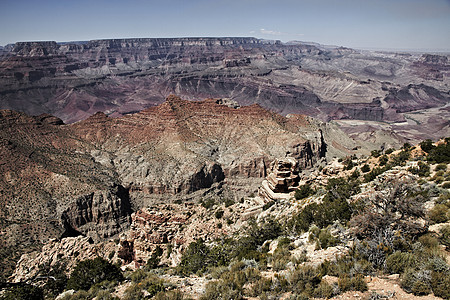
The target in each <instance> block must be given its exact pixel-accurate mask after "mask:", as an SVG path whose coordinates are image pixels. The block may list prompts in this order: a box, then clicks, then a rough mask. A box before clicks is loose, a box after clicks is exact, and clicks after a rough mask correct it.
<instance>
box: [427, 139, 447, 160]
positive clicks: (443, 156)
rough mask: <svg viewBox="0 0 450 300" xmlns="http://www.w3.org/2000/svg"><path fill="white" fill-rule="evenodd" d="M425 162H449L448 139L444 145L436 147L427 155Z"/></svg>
mask: <svg viewBox="0 0 450 300" xmlns="http://www.w3.org/2000/svg"><path fill="white" fill-rule="evenodd" d="M427 160H428V161H430V162H433V163H438V164H440V163H449V162H450V142H449V140H448V139H446V140H445V142H444V143H442V144H439V145H437V146H436V147H434V148H433V149H431V150H430V152H429V153H428V155H427Z"/></svg>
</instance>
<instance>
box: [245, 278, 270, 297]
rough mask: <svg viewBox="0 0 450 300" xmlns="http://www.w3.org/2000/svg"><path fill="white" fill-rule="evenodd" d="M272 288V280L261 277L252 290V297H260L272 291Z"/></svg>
mask: <svg viewBox="0 0 450 300" xmlns="http://www.w3.org/2000/svg"><path fill="white" fill-rule="evenodd" d="M271 286H272V279H271V278H265V277H261V278H260V279H259V280H258V281H256V282H255V283H254V284H253V285H252V287H251V290H250V296H252V297H258V296H261V295H262V294H263V293H264V292H268V291H270V289H271Z"/></svg>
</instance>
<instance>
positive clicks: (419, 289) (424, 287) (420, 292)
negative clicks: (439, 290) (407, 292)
mask: <svg viewBox="0 0 450 300" xmlns="http://www.w3.org/2000/svg"><path fill="white" fill-rule="evenodd" d="M411 291H412V292H413V294H414V295H416V296H425V295H428V294H429V293H430V292H431V289H430V287H429V286H428V284H426V283H425V282H423V281H421V280H416V281H415V282H414V284H413V286H412V289H411Z"/></svg>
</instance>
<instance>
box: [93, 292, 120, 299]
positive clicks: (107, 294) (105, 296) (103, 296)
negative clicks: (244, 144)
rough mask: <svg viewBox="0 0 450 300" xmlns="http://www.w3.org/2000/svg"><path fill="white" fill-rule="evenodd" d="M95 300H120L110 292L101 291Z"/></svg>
mask: <svg viewBox="0 0 450 300" xmlns="http://www.w3.org/2000/svg"><path fill="white" fill-rule="evenodd" d="M95 300H120V299H119V298H118V297H115V296H113V295H112V294H111V292H110V291H105V290H100V291H98V292H97V295H96V297H95Z"/></svg>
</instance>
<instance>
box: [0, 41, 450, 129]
mask: <svg viewBox="0 0 450 300" xmlns="http://www.w3.org/2000/svg"><path fill="white" fill-rule="evenodd" d="M5 49H6V48H5ZM5 49H4V50H3V52H2V53H3V54H2V55H0V108H4V109H14V110H20V111H24V112H26V113H28V114H32V115H38V114H42V113H50V114H53V115H56V116H58V117H60V118H61V119H63V120H64V121H65V122H67V123H72V122H76V121H79V120H82V119H85V118H87V117H89V116H90V115H92V114H94V113H96V112H97V111H102V112H104V113H105V114H107V115H110V116H114V117H118V116H122V115H125V114H129V113H134V112H137V111H141V110H143V109H145V108H148V107H150V106H154V105H157V104H160V103H162V102H164V100H165V98H166V97H167V96H168V95H170V94H177V95H180V96H182V97H183V98H185V99H190V100H196V99H204V98H208V97H214V98H231V99H233V100H235V101H237V102H238V103H239V104H240V105H251V104H254V103H258V104H260V105H261V106H262V107H265V108H267V109H271V110H272V111H275V112H277V113H280V114H283V115H287V114H290V113H295V114H298V113H301V114H307V115H310V116H314V117H317V118H320V119H322V120H330V119H344V120H346V119H359V120H369V121H388V122H397V121H402V120H404V116H403V114H404V113H406V112H410V111H415V110H417V109H431V108H437V107H442V106H443V105H445V103H448V101H449V100H448V84H449V71H450V67H449V63H448V57H447V56H438V55H434V56H433V55H423V56H415V55H397V54H393V53H374V52H361V51H356V50H351V49H344V48H325V47H321V46H320V45H313V44H306V43H292V44H283V43H280V42H268V41H265V40H259V39H255V38H238V37H236V38H233V37H230V38H159V39H114V40H93V41H87V42H77V43H60V44H58V43H55V42H21V43H16V44H15V45H14V47H9V48H8V50H9V51H8V50H5ZM409 85H414V86H421V88H419V90H420V91H419V92H417V93H413V94H411V95H413V98H412V99H413V100H414V102H415V103H416V104H415V105H403V104H399V103H400V102H403V100H400V102H398V101H397V98H398V97H396V96H395V95H394V92H393V91H402V90H404V89H409V87H408V86H409ZM400 98H401V97H400ZM392 99H393V101H391V100H392ZM419 103H420V105H417V104H419ZM425 103H426V104H425ZM399 105H400V106H401V107H402V109H398V106H399ZM441 125H442V124H441ZM426 126H427V127H430V130H429V131H430V132H433V128H431V127H436V126H440V125H439V124H431V123H430V124H427V125H426Z"/></svg>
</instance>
